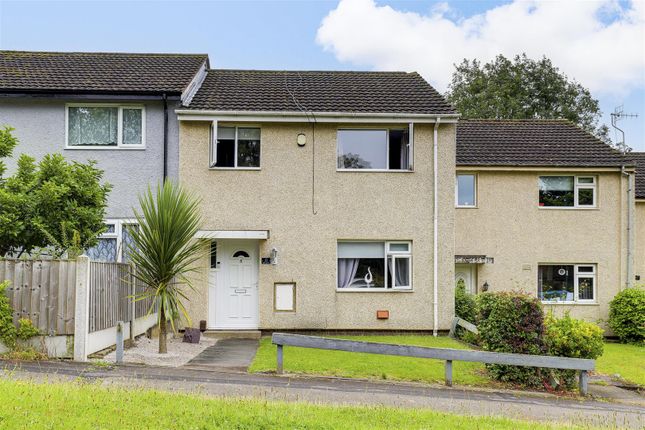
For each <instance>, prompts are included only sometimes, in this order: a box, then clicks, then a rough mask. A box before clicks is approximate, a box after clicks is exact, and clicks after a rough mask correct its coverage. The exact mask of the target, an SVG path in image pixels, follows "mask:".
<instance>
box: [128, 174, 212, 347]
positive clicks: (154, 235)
mask: <svg viewBox="0 0 645 430" xmlns="http://www.w3.org/2000/svg"><path fill="white" fill-rule="evenodd" d="M139 204H140V205H141V213H139V212H138V211H137V210H135V211H134V216H135V218H136V219H137V222H138V223H139V228H138V229H132V231H131V234H132V243H131V244H129V245H127V246H128V250H127V251H128V252H129V254H130V256H131V257H130V259H131V261H132V263H134V264H135V265H136V268H137V270H136V273H135V277H136V278H137V279H138V280H140V281H141V282H143V283H144V284H145V285H146V291H145V292H143V293H142V294H140V295H138V297H137V298H136V299H137V300H142V299H145V298H148V297H153V298H154V303H153V305H152V307H151V308H150V311H149V312H152V311H153V309H154V307H155V306H156V308H157V312H158V323H159V353H160V354H165V353H167V352H168V348H167V345H166V335H167V322H168V321H170V325H171V327H172V330H173V332H176V329H175V323H174V320H175V318H177V317H179V316H180V315H183V316H184V317H185V318H186V320H187V321H189V324H190V317H189V316H188V313H187V312H186V308H185V307H184V304H183V301H184V300H185V301H188V297H187V296H186V294H185V293H184V291H183V288H184V287H188V288H190V289H192V288H193V287H192V284H191V280H190V278H189V277H188V275H189V274H190V273H192V272H195V271H196V270H197V267H196V264H195V263H196V262H197V260H199V258H200V257H201V253H202V249H203V248H202V246H201V244H200V243H199V242H197V241H195V239H194V237H195V234H196V233H197V229H198V227H199V224H200V222H201V217H200V215H199V205H200V200H199V199H198V198H196V197H195V196H194V195H193V194H191V193H189V192H187V191H186V190H184V189H183V188H182V187H181V186H180V185H176V184H174V183H173V182H171V181H168V180H166V181H165V182H164V183H163V184H161V185H158V186H157V190H156V193H154V194H153V192H152V190H151V189H150V188H148V190H147V192H145V193H144V194H143V195H141V196H140V197H139Z"/></svg>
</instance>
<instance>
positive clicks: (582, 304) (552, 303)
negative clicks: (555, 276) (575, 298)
mask: <svg viewBox="0 0 645 430" xmlns="http://www.w3.org/2000/svg"><path fill="white" fill-rule="evenodd" d="M541 303H542V304H543V305H545V306H548V305H555V306H558V305H565V306H600V303H598V302H588V303H587V302H545V301H544V300H541Z"/></svg>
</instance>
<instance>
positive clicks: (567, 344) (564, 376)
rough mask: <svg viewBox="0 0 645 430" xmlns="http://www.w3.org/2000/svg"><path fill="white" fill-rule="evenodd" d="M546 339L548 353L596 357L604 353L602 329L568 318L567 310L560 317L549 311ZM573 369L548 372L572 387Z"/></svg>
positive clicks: (566, 385)
mask: <svg viewBox="0 0 645 430" xmlns="http://www.w3.org/2000/svg"><path fill="white" fill-rule="evenodd" d="M544 325H545V341H546V344H547V347H548V350H549V355H556V356H559V357H571V358H591V359H596V358H598V357H600V356H601V355H602V352H603V346H604V341H603V330H602V329H601V328H600V327H598V325H596V324H594V323H591V322H587V321H583V320H579V319H575V318H571V316H570V315H569V313H568V312H567V313H566V314H565V315H564V317H562V318H555V316H554V315H553V313H549V314H548V315H547V316H546V319H545V321H544ZM576 373H577V372H576V371H575V370H558V369H553V370H552V372H551V374H552V376H553V377H554V379H555V380H556V382H557V383H558V385H561V386H563V387H567V388H572V387H574V386H575V382H576Z"/></svg>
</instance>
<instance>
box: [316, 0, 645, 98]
mask: <svg viewBox="0 0 645 430" xmlns="http://www.w3.org/2000/svg"><path fill="white" fill-rule="evenodd" d="M455 15H456V14H455V11H454V10H451V8H450V7H449V6H448V5H447V4H445V3H442V4H439V5H436V6H435V7H433V8H432V9H431V10H430V12H429V13H428V14H426V15H421V14H418V13H413V12H404V11H399V10H396V9H393V8H392V7H390V6H379V5H377V4H376V3H375V2H374V1H373V0H341V1H340V3H339V4H338V6H337V7H336V9H334V10H333V11H331V12H330V13H329V14H328V15H327V16H326V17H325V18H324V20H323V21H322V23H321V25H320V28H319V29H318V34H317V37H316V40H317V42H318V43H319V44H320V45H322V46H323V47H324V49H325V50H327V51H330V52H332V53H333V54H334V55H335V56H336V58H337V59H338V60H339V61H343V62H350V63H353V64H356V65H360V66H363V67H371V68H374V69H376V70H416V71H418V72H420V73H421V74H422V75H423V76H424V77H425V78H426V79H428V80H429V81H430V82H432V83H433V84H434V85H435V86H436V87H437V89H439V90H440V91H444V90H445V89H446V87H447V85H448V83H449V82H450V78H451V75H452V73H453V71H454V67H453V64H455V63H460V62H461V60H462V59H464V58H469V59H472V58H477V59H479V60H481V61H484V62H486V61H490V60H491V59H493V58H494V57H495V56H496V55H498V54H503V55H505V56H507V57H512V56H514V55H516V54H521V53H522V52H525V53H526V54H527V55H528V56H529V57H530V58H540V57H542V56H543V55H546V56H547V57H548V58H550V59H551V60H552V61H553V63H554V64H555V65H556V66H557V67H559V68H560V70H562V71H563V72H564V73H566V74H567V75H568V76H569V77H572V78H575V79H576V80H577V81H579V82H580V83H582V84H583V85H584V86H586V87H588V88H589V89H590V90H591V91H592V92H593V93H594V94H597V95H600V94H607V95H624V94H626V93H627V92H629V91H630V90H632V89H636V88H643V87H645V1H643V0H636V1H635V2H633V3H631V4H630V5H628V6H621V5H620V4H619V3H618V2H617V1H616V0H600V1H558V2H556V1H546V2H541V1H536V0H531V1H522V0H516V1H514V2H512V3H508V4H504V5H501V6H498V7H495V8H493V9H490V10H488V11H486V12H484V13H481V14H478V15H474V16H472V17H469V18H465V19H463V18H462V19H458V18H455Z"/></svg>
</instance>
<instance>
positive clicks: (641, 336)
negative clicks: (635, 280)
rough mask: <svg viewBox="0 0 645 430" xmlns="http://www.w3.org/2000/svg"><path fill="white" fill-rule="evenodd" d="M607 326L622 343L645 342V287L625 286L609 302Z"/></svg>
mask: <svg viewBox="0 0 645 430" xmlns="http://www.w3.org/2000/svg"><path fill="white" fill-rule="evenodd" d="M609 327H611V330H612V331H613V332H614V334H615V335H616V336H618V338H619V339H620V341H621V342H623V343H643V342H645V289H643V288H642V287H640V288H638V287H637V288H627V289H626V290H623V291H621V292H620V293H618V294H616V297H614V299H613V300H612V301H611V302H610V303H609Z"/></svg>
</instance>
